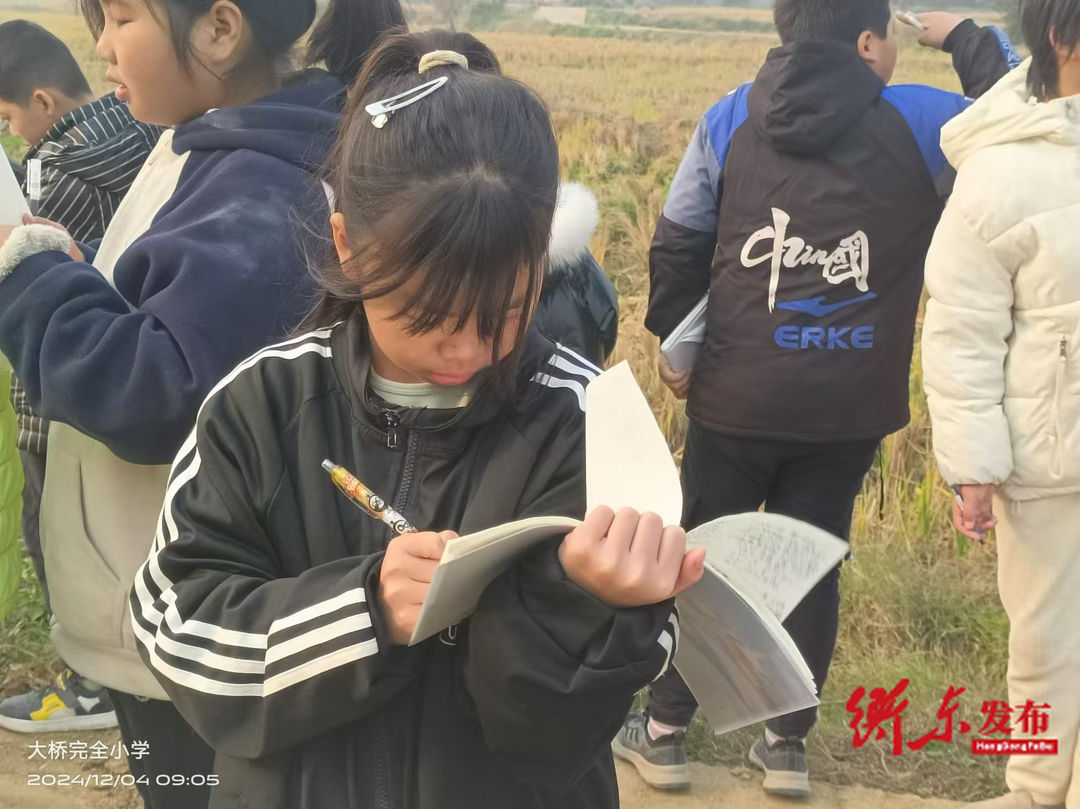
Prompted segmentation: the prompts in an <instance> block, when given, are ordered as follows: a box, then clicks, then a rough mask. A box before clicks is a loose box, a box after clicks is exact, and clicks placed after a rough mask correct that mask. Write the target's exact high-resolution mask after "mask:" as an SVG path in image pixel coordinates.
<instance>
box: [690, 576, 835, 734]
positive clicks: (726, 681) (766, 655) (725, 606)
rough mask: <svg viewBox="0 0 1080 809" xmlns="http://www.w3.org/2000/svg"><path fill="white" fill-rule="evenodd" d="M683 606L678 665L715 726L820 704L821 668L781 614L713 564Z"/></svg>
mask: <svg viewBox="0 0 1080 809" xmlns="http://www.w3.org/2000/svg"><path fill="white" fill-rule="evenodd" d="M678 606H679V622H680V624H681V632H680V637H679V645H678V648H677V649H676V652H675V667H676V668H677V669H678V670H679V673H680V674H681V675H682V677H683V679H684V680H685V681H686V684H687V686H689V688H690V690H691V691H692V692H693V694H694V697H695V698H696V699H697V701H698V703H699V704H700V705H701V710H702V713H704V715H705V717H706V718H707V719H708V720H709V724H710V725H711V726H712V729H713V731H714V732H716V733H717V734H722V733H728V732H730V731H733V730H737V729H739V728H742V727H746V726H748V725H753V724H755V723H757V722H762V721H764V720H766V719H771V718H773V717H776V716H783V715H785V714H788V713H792V712H794V711H798V710H802V709H803V708H809V707H811V706H814V705H817V704H818V698H817V696H816V694H815V689H814V681H813V676H812V675H811V673H810V670H809V668H808V667H807V666H806V663H805V662H804V661H803V660H802V657H801V655H799V653H798V650H797V649H795V648H794V643H793V642H792V641H791V638H790V636H789V635H788V634H787V632H785V631H784V628H783V627H782V626H780V623H779V621H777V620H776V618H775V617H774V616H773V615H772V614H771V613H770V612H769V611H768V610H765V609H764V608H755V606H754V605H753V602H752V601H751V600H750V599H749V598H746V597H744V596H743V595H741V594H740V593H739V591H738V589H737V588H736V587H735V586H733V585H732V583H731V582H730V581H728V580H726V579H725V578H724V577H723V576H721V575H720V574H719V573H717V572H716V571H715V570H713V569H711V568H710V567H709V566H708V565H706V566H705V575H704V576H702V578H701V581H699V582H698V583H697V584H695V585H694V586H693V587H691V588H690V589H689V590H687V591H686V592H685V593H683V594H682V595H680V596H679V599H678Z"/></svg>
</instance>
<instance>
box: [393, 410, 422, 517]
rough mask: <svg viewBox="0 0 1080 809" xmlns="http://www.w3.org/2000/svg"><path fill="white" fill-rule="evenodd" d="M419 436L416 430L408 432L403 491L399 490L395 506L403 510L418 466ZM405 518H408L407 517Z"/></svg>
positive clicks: (402, 479)
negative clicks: (417, 446) (417, 448)
mask: <svg viewBox="0 0 1080 809" xmlns="http://www.w3.org/2000/svg"><path fill="white" fill-rule="evenodd" d="M418 442H419V437H418V435H417V434H416V431H415V430H410V431H409V433H408V446H407V448H406V450H405V471H404V472H403V473H402V475H401V491H400V492H398V497H397V503H396V504H395V506H394V508H396V509H397V510H398V511H401V510H402V509H404V508H405V504H406V503H407V502H408V500H409V490H410V489H411V488H412V482H413V471H414V468H415V466H416V445H417V443H418ZM405 519H408V517H406V518H405Z"/></svg>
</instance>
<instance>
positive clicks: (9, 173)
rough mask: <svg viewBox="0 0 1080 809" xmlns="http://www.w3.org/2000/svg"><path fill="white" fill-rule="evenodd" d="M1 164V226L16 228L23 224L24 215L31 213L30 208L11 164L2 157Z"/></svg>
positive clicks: (0, 157)
mask: <svg viewBox="0 0 1080 809" xmlns="http://www.w3.org/2000/svg"><path fill="white" fill-rule="evenodd" d="M0 164H2V165H0V225H9V226H11V227H15V226H17V225H21V224H22V218H23V215H24V214H28V213H30V208H29V206H27V204H26V199H25V197H23V192H22V188H20V187H19V181H18V180H16V179H15V172H14V171H13V170H12V168H11V163H9V162H8V159H7V158H6V157H4V156H3V155H0Z"/></svg>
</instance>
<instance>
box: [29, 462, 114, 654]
mask: <svg viewBox="0 0 1080 809" xmlns="http://www.w3.org/2000/svg"><path fill="white" fill-rule="evenodd" d="M84 506H85V503H84V493H83V481H82V468H81V465H80V463H79V460H78V458H77V457H74V456H73V455H69V454H66V453H65V454H60V453H50V455H49V462H48V466H47V468H46V473H45V489H44V493H43V495H42V507H41V547H42V553H43V554H44V556H45V568H46V570H47V571H48V575H49V595H50V597H51V605H52V610H53V613H54V614H55V616H56V620H57V621H59V622H60V624H61V625H62V626H63V627H64V629H65V632H67V633H69V634H71V635H72V636H75V637H78V638H80V640H82V641H83V642H84V643H85V644H87V645H88V646H101V647H104V648H110V649H112V648H122V647H123V645H124V640H123V626H124V622H125V621H126V620H127V612H126V606H127V588H125V587H124V586H123V585H122V584H121V583H120V579H119V578H118V577H117V576H116V574H115V573H114V572H113V571H112V569H111V568H110V567H109V566H108V564H106V562H105V560H104V559H103V558H102V557H101V554H100V553H98V549H97V548H96V547H95V546H94V543H93V541H92V540H91V539H90V537H89V535H88V534H87V530H86V525H85V520H84V510H83V509H84Z"/></svg>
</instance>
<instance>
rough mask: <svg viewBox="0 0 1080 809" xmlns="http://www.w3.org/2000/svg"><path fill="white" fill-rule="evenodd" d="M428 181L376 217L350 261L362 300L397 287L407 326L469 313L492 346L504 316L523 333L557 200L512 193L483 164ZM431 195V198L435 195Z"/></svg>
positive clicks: (426, 326) (466, 319)
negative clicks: (373, 231)
mask: <svg viewBox="0 0 1080 809" xmlns="http://www.w3.org/2000/svg"><path fill="white" fill-rule="evenodd" d="M438 185H440V186H443V190H444V192H445V193H440V192H439V190H438V189H435V188H432V187H430V186H428V187H426V188H423V190H422V191H421V192H420V193H418V194H416V195H414V198H413V199H411V200H408V201H407V202H406V204H404V205H401V206H400V207H398V208H397V209H396V210H395V211H394V212H393V213H392V214H390V215H389V216H387V217H384V218H383V219H382V221H380V222H379V227H378V235H377V237H375V238H373V239H372V240H371V242H370V243H369V244H368V246H367V247H366V249H364V250H363V251H362V252H361V253H359V254H358V255H357V256H356V257H355V258H354V262H357V266H358V267H360V268H361V271H362V273H363V280H362V281H361V282H360V286H361V289H360V295H359V298H360V299H361V300H372V299H375V298H381V297H385V296H387V295H394V294H398V293H402V303H401V306H400V308H399V310H398V312H397V315H396V316H395V317H396V318H398V319H402V320H406V319H407V320H408V321H409V324H408V331H410V332H411V333H413V334H426V333H429V332H432V331H434V330H436V329H439V328H444V327H446V326H447V325H449V326H450V328H451V329H452V330H453V331H455V332H460V331H462V330H464V329H465V328H466V327H467V326H468V325H469V323H470V322H472V321H473V320H474V319H475V322H476V327H477V331H478V332H479V336H480V338H481V339H484V340H494V341H495V345H496V350H498V345H499V343H500V341H501V339H502V336H503V334H504V333H505V331H506V327H507V324H508V323H509V322H510V321H511V320H512V319H517V315H516V313H515V312H514V310H515V309H517V308H518V307H521V309H522V312H521V317H520V321H521V322H520V324H519V329H518V331H519V335H518V336H519V337H520V336H522V335H523V334H524V331H525V330H526V329H527V328H528V323H529V319H530V318H529V317H528V315H531V313H532V310H533V308H534V307H535V304H536V301H537V299H538V298H539V293H540V286H541V283H542V279H543V275H544V271H545V269H546V259H547V249H548V235H549V231H550V228H551V218H552V215H553V213H554V205H552V204H550V203H547V202H543V201H533V202H531V203H530V202H529V201H527V200H522V199H519V198H512V197H513V196H514V195H513V194H511V192H510V191H509V189H508V188H506V186H505V185H504V184H502V183H501V182H500V181H499V180H498V179H497V178H494V177H491V176H490V175H487V174H486V173H485V172H483V171H482V170H480V169H477V170H475V171H473V172H470V173H468V174H457V175H455V176H452V177H448V178H445V180H444V181H442V182H440V183H438ZM432 200H434V202H433V201H432Z"/></svg>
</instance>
